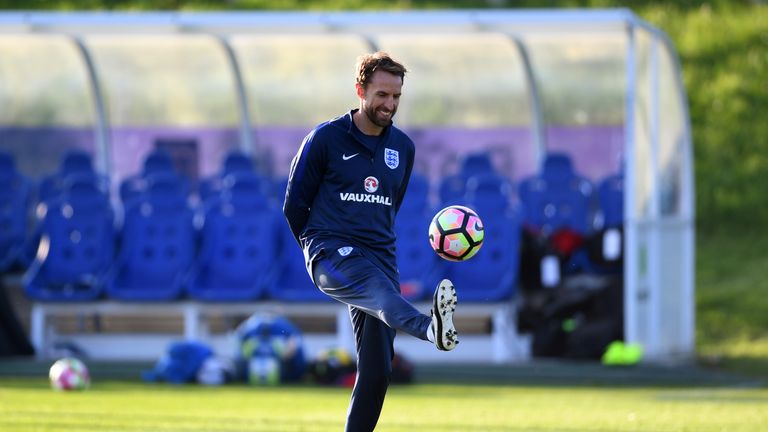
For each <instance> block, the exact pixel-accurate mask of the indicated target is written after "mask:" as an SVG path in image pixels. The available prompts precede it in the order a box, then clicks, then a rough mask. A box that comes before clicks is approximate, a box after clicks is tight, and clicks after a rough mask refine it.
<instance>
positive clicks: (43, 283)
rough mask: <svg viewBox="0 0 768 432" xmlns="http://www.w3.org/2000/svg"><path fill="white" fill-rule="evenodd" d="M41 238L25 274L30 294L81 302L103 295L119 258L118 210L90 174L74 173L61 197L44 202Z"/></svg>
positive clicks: (46, 298) (25, 285) (38, 298)
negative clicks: (115, 212)
mask: <svg viewBox="0 0 768 432" xmlns="http://www.w3.org/2000/svg"><path fill="white" fill-rule="evenodd" d="M38 214H39V215H40V216H41V218H42V220H41V224H40V226H41V240H40V245H39V246H38V249H37V256H36V258H35V260H34V261H33V263H32V264H31V265H30V267H29V269H28V270H27V272H26V274H25V276H24V287H25V290H26V293H27V295H28V296H29V297H30V298H33V299H36V300H43V301H80V300H93V299H96V298H98V297H100V296H101V295H102V293H103V290H104V283H105V276H106V274H107V271H108V270H109V267H110V265H111V263H112V260H113V257H114V253H113V252H114V241H115V239H114V228H113V214H112V210H111V208H110V206H109V199H108V198H107V196H106V195H105V194H104V193H103V192H102V191H101V190H100V189H99V188H98V187H97V186H96V185H95V184H94V183H93V181H92V177H91V176H90V175H88V174H84V175H82V176H79V175H73V176H70V177H69V179H68V180H67V183H66V185H65V187H64V191H63V192H62V195H61V196H60V197H59V198H54V199H52V200H51V201H49V202H46V203H42V204H41V207H40V208H39V212H38Z"/></svg>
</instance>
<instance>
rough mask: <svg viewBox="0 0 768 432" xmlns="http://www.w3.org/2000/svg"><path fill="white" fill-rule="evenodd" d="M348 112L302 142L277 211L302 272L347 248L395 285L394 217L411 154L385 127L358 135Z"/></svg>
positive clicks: (396, 132) (401, 137)
mask: <svg viewBox="0 0 768 432" xmlns="http://www.w3.org/2000/svg"><path fill="white" fill-rule="evenodd" d="M356 111H357V109H354V110H351V111H350V112H348V113H346V114H345V115H343V116H340V117H337V118H335V119H333V120H330V121H328V122H325V123H322V124H320V125H319V126H317V127H316V128H315V129H313V130H312V131H311V132H310V133H309V134H308V135H307V136H306V138H304V141H303V142H302V144H301V147H300V148H299V151H298V153H297V154H296V156H295V157H294V158H293V161H292V162H291V170H290V174H289V177H288V187H287V188H286V193H285V202H284V204H283V213H284V214H285V218H286V219H287V220H288V225H289V226H290V229H291V231H292V232H293V236H294V237H295V238H296V240H297V241H298V242H299V244H300V245H301V247H302V248H303V249H304V255H305V257H306V258H307V267H308V269H309V268H311V263H312V262H313V261H314V260H315V259H316V258H317V257H318V256H322V255H324V254H327V253H330V252H335V251H336V250H337V249H338V248H340V247H344V246H353V247H355V248H357V249H358V250H359V251H360V252H361V253H362V254H363V255H364V256H365V257H367V258H368V259H370V260H371V261H373V262H374V263H375V264H377V266H379V267H380V268H381V269H382V270H384V271H385V273H386V274H387V275H388V276H389V277H390V278H392V279H393V280H395V281H398V280H399V276H398V271H397V263H396V259H395V232H394V223H395V215H396V214H397V211H398V210H399V208H400V204H402V202H403V197H404V196H405V190H406V188H407V186H408V180H409V179H410V176H411V170H412V169H413V161H414V157H415V152H416V151H415V147H414V144H413V141H411V139H410V138H409V137H408V136H407V135H406V134H405V133H404V132H402V131H401V130H400V129H398V128H396V127H395V126H393V125H390V126H387V127H385V128H384V130H383V131H382V133H381V135H380V136H379V137H371V136H368V135H364V134H363V133H362V132H361V131H360V130H359V129H358V128H357V126H355V124H354V122H353V121H352V115H353V114H354V113H355V112H356ZM377 138H378V139H377ZM309 273H310V275H311V274H312V272H311V271H310V272H309Z"/></svg>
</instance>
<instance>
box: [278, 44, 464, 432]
mask: <svg viewBox="0 0 768 432" xmlns="http://www.w3.org/2000/svg"><path fill="white" fill-rule="evenodd" d="M405 73H406V69H405V67H403V65H401V64H400V63H398V62H396V61H395V60H393V59H392V58H391V57H390V56H389V55H388V54H386V53H383V52H377V53H374V54H366V55H363V56H361V57H360V58H358V62H357V78H356V83H355V88H356V90H357V97H358V98H359V100H360V106H359V108H358V109H353V110H351V111H350V112H348V113H347V114H345V115H343V116H341V117H338V118H336V119H333V120H330V121H328V122H326V123H323V124H321V125H319V126H317V127H316V128H315V129H314V130H312V131H311V132H310V133H309V135H307V137H306V138H305V139H304V142H303V143H302V145H301V147H300V148H299V151H298V153H297V154H296V157H294V159H293V162H292V163H291V171H290V174H289V179H288V187H287V189H286V194H285V203H284V205H283V212H284V214H285V217H286V219H287V220H288V225H289V226H290V228H291V231H292V232H293V235H294V237H296V240H297V241H298V242H299V245H300V246H301V247H302V248H303V250H304V256H305V258H306V261H307V269H308V271H309V274H310V276H311V277H312V280H313V282H314V283H315V285H316V286H317V287H318V288H319V289H320V290H321V291H323V292H324V293H325V294H327V295H328V296H330V297H332V298H334V299H336V300H338V301H340V302H342V303H345V304H347V305H349V313H350V317H351V319H352V326H353V330H354V335H355V346H356V349H357V379H356V381H355V387H354V389H353V391H352V398H351V401H350V405H349V412H348V413H347V424H346V430H347V431H348V432H352V431H354V432H358V431H371V430H373V429H374V428H375V427H376V422H377V421H378V419H379V414H380V413H381V408H382V405H383V403H384V396H385V395H386V392H387V387H388V386H389V380H390V376H391V372H392V358H393V356H394V346H393V345H394V340H395V331H396V330H400V331H403V332H405V333H408V334H410V335H412V336H414V337H417V338H419V339H423V340H425V341H430V342H432V343H434V344H435V346H436V347H437V348H438V349H440V350H444V351H449V350H452V349H453V348H455V347H456V344H458V343H459V341H458V338H457V334H456V330H455V328H454V325H453V312H454V310H455V308H456V300H457V298H456V291H455V289H454V287H453V284H452V283H451V282H450V281H449V280H447V279H446V280H443V281H442V282H440V284H439V285H438V287H437V289H436V291H435V294H434V299H433V306H432V317H429V316H427V315H424V314H422V313H421V312H419V311H418V310H416V309H415V308H414V307H413V306H412V305H411V304H410V303H408V301H406V300H405V299H404V298H403V297H402V296H401V295H400V283H399V275H398V270H397V263H396V259H395V233H394V223H395V215H396V214H397V211H398V209H399V208H400V204H401V203H402V202H403V197H404V196H405V190H406V187H407V185H408V180H409V178H410V175H411V170H412V169H413V161H414V155H415V148H414V144H413V141H411V139H410V138H408V136H406V135H405V133H403V132H402V131H401V130H399V129H398V128H396V127H395V126H393V125H392V118H393V117H394V115H395V113H396V112H397V106H398V104H399V102H400V94H401V90H402V86H403V79H404V77H405ZM425 241H426V240H425Z"/></svg>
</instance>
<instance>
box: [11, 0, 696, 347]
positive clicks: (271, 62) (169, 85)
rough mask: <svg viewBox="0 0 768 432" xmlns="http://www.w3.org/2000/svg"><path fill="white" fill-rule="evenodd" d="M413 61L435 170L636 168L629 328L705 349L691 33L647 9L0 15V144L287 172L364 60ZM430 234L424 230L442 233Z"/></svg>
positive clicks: (38, 156) (54, 160)
mask: <svg viewBox="0 0 768 432" xmlns="http://www.w3.org/2000/svg"><path fill="white" fill-rule="evenodd" d="M373 50H384V51H388V52H390V53H391V54H392V55H393V56H394V57H396V58H398V59H401V60H402V61H403V62H404V64H405V65H406V66H407V67H408V68H409V73H408V75H407V77H406V82H405V86H404V92H405V95H404V97H403V100H402V102H401V105H400V109H399V111H398V115H397V118H396V121H397V124H398V125H399V126H400V127H402V128H403V129H405V130H406V131H407V132H408V133H409V134H410V135H411V137H412V138H413V139H414V141H415V142H416V144H417V153H418V159H417V162H416V170H417V171H418V172H420V173H422V174H423V175H424V176H425V177H426V178H428V179H431V180H432V181H433V186H432V189H431V194H432V195H431V196H435V195H436V194H437V187H436V186H435V183H436V182H438V181H439V180H440V179H441V178H442V177H444V176H446V175H447V174H450V173H454V172H456V171H457V170H458V169H459V168H458V166H459V164H460V162H461V160H462V159H463V158H464V157H465V156H467V155H469V154H474V153H477V152H484V153H486V154H488V155H490V157H491V160H492V162H493V166H494V167H495V168H494V169H495V170H496V171H498V172H499V173H501V174H502V175H504V176H506V177H508V178H509V179H510V180H511V181H512V183H518V182H520V181H522V180H523V179H525V178H527V177H529V176H531V175H533V174H535V173H537V172H538V170H539V168H540V167H541V166H542V164H543V162H544V160H545V159H546V156H547V155H550V154H555V153H557V154H564V155H567V156H568V157H569V158H570V160H571V163H572V166H573V168H574V169H575V170H576V171H577V172H578V173H579V174H580V175H581V176H583V177H584V178H585V179H587V180H590V181H591V182H593V183H594V184H598V183H599V182H600V181H602V180H603V179H605V178H607V177H609V176H612V175H616V174H621V175H622V178H623V199H622V201H621V204H620V206H621V209H620V210H621V214H622V216H621V221H622V224H623V229H624V241H623V243H621V248H622V252H623V255H624V268H623V273H622V274H623V276H622V277H623V286H624V314H623V316H624V333H625V339H626V340H627V341H628V342H636V343H640V344H642V345H643V346H644V348H645V354H646V358H650V359H659V360H665V359H672V358H689V357H691V356H692V354H693V350H694V322H695V319H694V285H695V283H694V218H695V215H694V183H693V165H692V142H691V130H690V124H689V115H688V111H687V100H686V93H685V89H684V86H683V82H682V77H681V70H680V64H679V60H678V57H677V53H676V51H675V47H674V46H673V44H672V42H671V41H670V40H669V39H668V38H667V36H666V35H665V34H664V33H663V32H662V31H660V30H659V29H657V28H655V27H653V26H652V25H650V24H648V23H647V22H645V21H643V20H642V19H640V18H639V17H637V16H636V15H635V14H633V13H632V12H631V11H629V10H626V9H616V10H468V11H467V10H462V11H458V10H457V11H402V12H226V13H218V12H205V13H194V12H179V13H173V12H171V13H102V12H93V13H91V12H87V13H86V12H76V13H48V12H4V13H0V106H2V110H0V150H2V151H5V152H8V153H10V154H12V155H13V156H14V158H15V161H16V166H17V168H18V170H19V171H20V172H22V173H23V174H25V175H26V176H28V177H31V178H36V179H40V178H42V177H43V176H44V175H47V174H50V173H53V172H55V171H56V170H57V169H59V166H60V163H61V160H62V158H63V157H64V155H65V153H66V152H67V151H68V150H71V149H79V150H82V151H84V152H86V153H88V154H90V155H91V156H92V157H93V161H94V165H95V168H96V170H97V171H98V172H100V173H101V174H103V175H104V176H106V177H108V178H109V184H110V185H111V186H110V187H111V189H112V192H113V194H112V197H113V198H112V200H113V201H115V202H117V198H115V197H116V196H118V195H119V191H118V185H120V184H121V183H122V182H123V181H124V180H125V179H127V178H129V177H131V176H132V175H134V174H135V173H137V172H139V171H141V169H142V163H143V161H144V160H145V158H146V156H147V155H148V154H150V152H151V151H152V150H153V149H156V148H163V149H166V150H168V151H169V152H170V153H171V154H172V155H173V156H174V159H175V160H176V161H181V162H182V163H181V164H180V165H179V164H177V168H180V169H181V171H183V172H184V173H185V174H186V175H187V176H188V177H189V178H190V179H192V181H198V180H200V179H204V178H207V177H210V176H212V175H214V174H215V173H216V172H217V171H218V170H219V167H220V164H221V161H222V160H223V158H224V157H225V155H226V154H227V153H228V152H230V151H232V150H235V149H237V150H241V151H243V152H244V153H246V154H248V155H251V156H252V159H253V160H254V161H255V163H256V165H257V168H258V169H259V170H260V171H261V172H262V173H264V175H267V176H270V177H273V178H280V177H283V176H285V175H286V174H287V170H288V166H289V162H290V159H291V157H292V156H293V155H294V154H295V152H296V149H297V147H298V145H299V143H300V142H301V140H302V138H303V136H304V135H305V134H306V133H307V131H308V130H309V129H310V128H312V127H313V126H314V125H316V124H318V123H320V122H322V121H325V120H327V119H328V118H331V117H333V116H336V115H338V114H341V113H343V112H345V111H346V110H347V109H349V108H350V107H354V106H356V105H357V101H356V99H355V93H354V90H353V64H354V59H355V58H356V56H358V55H359V54H361V53H363V52H370V51H373ZM425 236H426V234H425Z"/></svg>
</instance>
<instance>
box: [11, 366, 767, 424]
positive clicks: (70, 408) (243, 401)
mask: <svg viewBox="0 0 768 432" xmlns="http://www.w3.org/2000/svg"><path fill="white" fill-rule="evenodd" d="M349 394H350V391H349V389H345V388H324V387H317V386H305V385H296V386H282V387H272V388H269V387H249V386H245V385H226V386H222V387H201V386H198V385H183V386H174V385H168V384H143V383H138V382H125V381H98V382H95V383H94V385H93V386H92V387H91V389H89V390H87V391H84V392H68V393H67V392H56V391H53V390H51V389H50V388H49V386H48V382H47V381H46V380H45V379H43V378H10V377H2V378H0V431H8V432H26V431H45V432H48V431H102V432H104V431H152V432H158V431H208V432H218V431H221V432H225V431H226V432H229V431H308V432H322V431H341V430H343V425H344V415H345V412H346V407H347V402H348V399H349ZM766 425H768V389H766V388H760V387H757V388H733V387H730V388H723V387H677V386H675V387H640V388H638V387H625V386H623V387H617V388H611V387H607V386H602V387H589V386H557V385H550V386H513V385H497V386H494V385H470V384H463V385H448V384H414V385H394V386H392V387H391V388H390V391H389V394H388V396H387V400H386V402H385V405H384V411H383V413H382V417H381V419H380V421H379V426H378V428H377V431H381V432H386V431H390V432H394V431H404V432H405V431H407V432H412V431H442V432H444V431H457V432H459V431H462V432H463V431H606V432H607V431H659V432H666V431H696V432H702V431H745V432H746V431H748V432H754V431H757V430H765V429H764V428H765V427H766Z"/></svg>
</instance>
